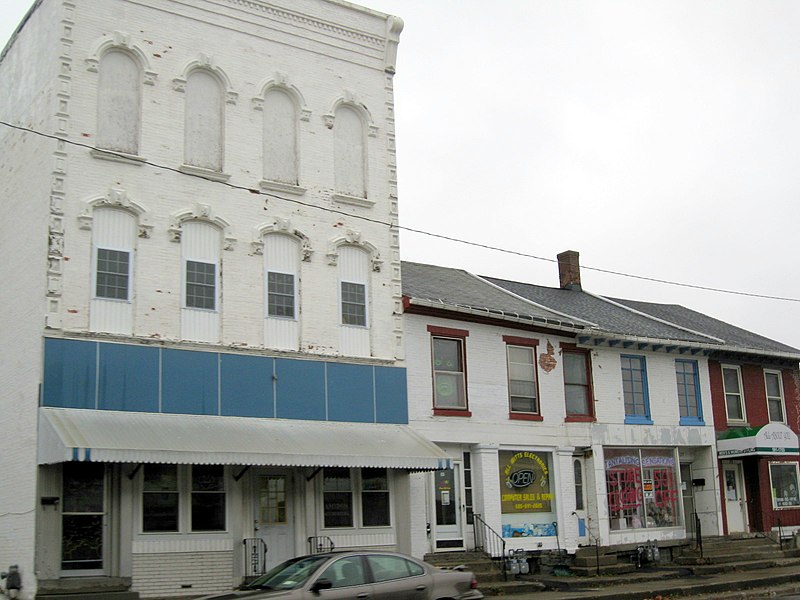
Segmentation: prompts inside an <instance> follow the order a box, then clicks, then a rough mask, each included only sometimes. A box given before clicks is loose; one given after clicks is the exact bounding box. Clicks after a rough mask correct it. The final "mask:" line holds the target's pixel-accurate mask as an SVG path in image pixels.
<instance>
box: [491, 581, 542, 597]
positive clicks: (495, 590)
mask: <svg viewBox="0 0 800 600" xmlns="http://www.w3.org/2000/svg"><path fill="white" fill-rule="evenodd" d="M478 589H479V590H480V591H481V592H483V595H484V596H514V595H519V594H533V593H539V592H541V591H543V590H544V589H545V586H544V584H543V583H541V582H539V581H535V580H524V579H510V580H508V581H498V582H494V583H491V584H488V585H485V584H482V583H481V582H480V580H479V581H478Z"/></svg>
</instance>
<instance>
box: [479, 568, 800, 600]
mask: <svg viewBox="0 0 800 600" xmlns="http://www.w3.org/2000/svg"><path fill="white" fill-rule="evenodd" d="M563 580H564V582H563V583H564V587H565V588H566V589H562V590H559V591H539V592H530V593H522V594H513V596H512V595H509V596H508V597H509V598H513V599H514V600H651V599H652V600H658V597H659V596H660V597H661V599H662V600H668V599H672V598H687V597H691V598H692V599H693V600H695V599H696V600H701V599H703V600H712V599H713V600H718V599H719V600H722V599H729V598H730V599H736V598H742V599H744V598H759V597H774V596H775V591H777V590H778V589H780V591H781V593H782V595H790V594H796V593H800V569H798V568H797V566H788V567H774V568H767V569H760V570H757V571H733V572H728V573H719V574H715V575H702V576H687V577H675V576H672V577H665V578H662V579H653V578H652V576H650V577H646V576H644V575H643V574H641V575H640V574H638V573H631V574H630V575H626V576H624V577H613V578H603V577H601V578H591V577H588V578H584V577H581V578H575V577H564V578H563ZM567 580H569V581H567ZM545 583H546V584H547V585H551V584H556V583H557V581H556V580H555V579H548V580H546V581H545ZM479 587H480V586H479ZM482 591H483V590H482ZM484 593H486V592H485V591H484ZM487 597H490V596H489V595H488V594H487Z"/></svg>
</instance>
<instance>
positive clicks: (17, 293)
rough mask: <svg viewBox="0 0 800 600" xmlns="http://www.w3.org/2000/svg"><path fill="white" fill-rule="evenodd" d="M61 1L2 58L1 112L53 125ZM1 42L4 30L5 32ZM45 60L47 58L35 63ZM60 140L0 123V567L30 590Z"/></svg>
mask: <svg viewBox="0 0 800 600" xmlns="http://www.w3.org/2000/svg"><path fill="white" fill-rule="evenodd" d="M59 13H60V5H59V4H58V3H56V2H44V3H43V4H42V6H41V7H40V11H39V14H35V15H33V17H32V18H31V20H30V21H29V25H30V28H29V30H28V31H23V32H22V33H21V34H20V35H19V36H18V37H17V38H16V43H15V44H14V46H13V47H12V48H10V49H9V51H8V53H7V54H6V55H5V56H4V58H3V60H2V62H0V89H2V90H3V93H2V96H3V99H2V101H0V119H2V120H3V121H5V122H9V123H12V124H18V125H22V126H24V127H31V128H34V129H37V130H41V131H44V132H45V133H48V134H52V133H54V131H55V128H56V125H55V123H54V119H53V113H54V111H55V91H56V90H55V87H56V83H55V81H54V78H55V75H56V73H57V72H58V69H59V68H60V64H59V62H58V61H57V60H56V59H57V57H58V55H59V37H60V29H61V24H60V23H59V18H60V14H59ZM3 42H5V40H3ZM39 62H42V64H43V66H44V68H43V69H41V70H39V69H32V68H31V65H32V64H37V63H39ZM56 147H57V145H56V142H55V141H53V140H48V139H45V138H39V137H34V136H32V135H31V134H27V133H22V132H19V131H15V130H12V129H9V128H7V127H4V126H0V157H2V158H0V163H2V168H1V170H2V173H0V199H2V200H1V201H2V205H3V214H2V218H0V252H1V253H2V256H3V260H1V261H0V280H2V285H0V306H2V307H3V308H2V311H0V340H1V343H0V415H2V416H0V457H2V465H3V482H4V483H3V485H0V568H2V570H7V569H8V566H9V565H18V566H19V570H20V575H21V578H22V585H23V591H22V594H21V596H22V597H23V598H32V597H33V595H34V594H35V592H36V580H35V575H34V573H35V571H36V564H35V562H34V557H35V536H34V527H35V522H36V519H37V511H40V510H42V509H41V506H40V504H39V502H38V497H39V492H38V490H37V470H38V468H37V464H36V424H37V407H38V391H39V390H38V386H39V382H40V373H41V360H42V356H41V331H42V326H43V323H44V314H45V290H46V285H47V268H48V263H47V241H48V211H49V202H50V200H49V198H50V190H51V185H52V182H53V178H54V174H53V171H54V159H53V153H54V150H55V149H56Z"/></svg>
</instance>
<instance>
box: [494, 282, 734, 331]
mask: <svg viewBox="0 0 800 600" xmlns="http://www.w3.org/2000/svg"><path fill="white" fill-rule="evenodd" d="M484 279H486V280H487V281H490V282H491V283H494V284H495V285H499V286H500V287H502V288H504V289H507V290H508V291H510V292H512V293H514V294H517V295H519V296H522V297H523V298H527V299H529V300H532V301H533V302H536V303H538V304H542V305H544V306H547V307H549V308H552V309H557V310H560V311H563V312H565V313H567V314H570V315H573V316H575V317H576V318H579V319H584V320H587V321H591V322H593V323H595V324H596V325H597V326H598V328H600V329H602V330H603V331H606V332H608V333H616V334H621V335H625V336H631V337H644V338H655V339H659V340H674V341H680V342H695V343H702V344H718V343H720V342H719V341H718V340H716V339H714V338H713V337H711V336H705V335H701V334H697V333H692V332H690V331H686V330H684V329H681V328H680V327H675V326H673V325H669V324H667V323H661V322H659V321H657V320H655V319H651V318H649V317H647V316H643V315H638V314H636V313H634V312H631V311H630V310H628V309H626V308H623V307H620V306H615V305H614V304H612V303H611V302H607V301H606V300H605V299H603V298H601V297H599V296H594V295H592V294H587V293H586V292H583V291H581V290H565V289H561V288H550V287H544V286H541V285H533V284H529V283H519V282H517V281H507V280H505V279H497V278H494V277H484Z"/></svg>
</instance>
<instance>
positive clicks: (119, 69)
mask: <svg viewBox="0 0 800 600" xmlns="http://www.w3.org/2000/svg"><path fill="white" fill-rule="evenodd" d="M99 71H100V81H99V84H98V94H97V146H98V147H99V148H103V149H105V150H114V151H116V152H124V153H126V154H138V153H139V130H140V121H141V105H142V92H141V81H142V77H141V67H140V66H139V64H138V63H137V61H136V60H135V59H134V58H133V57H132V56H131V55H130V54H128V53H127V52H124V51H122V50H114V49H112V50H109V51H108V52H106V53H105V54H104V55H103V56H102V58H101V59H100V64H99Z"/></svg>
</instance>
